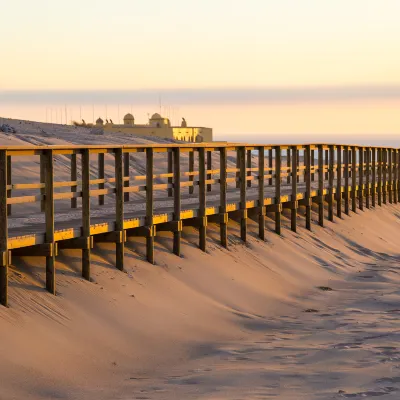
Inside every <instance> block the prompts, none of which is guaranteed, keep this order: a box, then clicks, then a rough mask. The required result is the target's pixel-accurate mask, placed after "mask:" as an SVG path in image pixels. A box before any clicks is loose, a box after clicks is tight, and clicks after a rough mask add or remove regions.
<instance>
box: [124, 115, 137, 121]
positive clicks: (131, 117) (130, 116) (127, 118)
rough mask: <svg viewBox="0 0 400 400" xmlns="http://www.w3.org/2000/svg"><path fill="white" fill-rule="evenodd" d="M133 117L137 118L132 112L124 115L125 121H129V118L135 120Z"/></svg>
mask: <svg viewBox="0 0 400 400" xmlns="http://www.w3.org/2000/svg"><path fill="white" fill-rule="evenodd" d="M133 119H135V117H134V116H133V115H132V114H131V113H128V114H126V115H125V117H124V121H125V120H128V121H129V120H133Z"/></svg>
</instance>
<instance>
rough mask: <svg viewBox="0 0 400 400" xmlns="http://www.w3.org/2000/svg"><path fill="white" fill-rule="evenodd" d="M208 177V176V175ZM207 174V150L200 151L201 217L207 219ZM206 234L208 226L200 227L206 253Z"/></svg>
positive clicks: (202, 246)
mask: <svg viewBox="0 0 400 400" xmlns="http://www.w3.org/2000/svg"><path fill="white" fill-rule="evenodd" d="M208 154H210V152H207V168H208V167H209V163H208V161H209V160H208ZM207 177H208V175H207ZM205 179H206V172H205V149H204V148H201V149H199V216H200V217H202V218H203V217H205V216H206V207H207V198H206V195H207V192H206V183H205ZM206 233H207V226H206V225H205V224H202V226H200V227H199V248H200V249H201V250H202V251H206V246H207V244H206Z"/></svg>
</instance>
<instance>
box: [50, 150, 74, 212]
mask: <svg viewBox="0 0 400 400" xmlns="http://www.w3.org/2000/svg"><path fill="white" fill-rule="evenodd" d="M43 176H44V175H43ZM71 181H73V182H77V181H78V171H77V166H76V154H75V153H73V154H71ZM76 191H77V185H72V186H71V192H72V193H76ZM71 208H78V199H77V198H76V197H73V198H72V199H71Z"/></svg>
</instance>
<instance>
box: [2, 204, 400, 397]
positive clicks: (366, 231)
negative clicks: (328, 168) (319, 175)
mask: <svg viewBox="0 0 400 400" xmlns="http://www.w3.org/2000/svg"><path fill="white" fill-rule="evenodd" d="M313 218H314V219H315V218H316V215H315V214H313ZM283 225H284V229H283V237H279V236H277V235H275V234H274V233H273V232H272V231H271V230H272V226H273V223H272V221H268V223H267V227H268V229H269V232H268V233H267V239H266V241H265V242H261V241H260V240H259V239H258V238H257V231H258V226H257V225H256V224H255V223H253V222H251V221H250V222H249V239H248V243H247V244H243V243H242V242H241V241H240V239H239V226H238V224H236V223H234V222H230V225H229V250H226V249H223V248H222V247H221V246H220V245H219V243H218V236H219V234H218V229H217V227H216V226H215V225H213V224H210V227H209V232H208V243H209V246H208V251H207V253H202V252H201V251H200V250H198V249H197V240H198V235H197V232H196V231H195V230H194V229H192V228H185V229H184V232H183V240H182V254H183V255H182V257H181V258H178V257H176V256H174V255H173V254H172V252H171V249H172V237H171V235H170V234H160V236H157V239H156V253H155V254H156V265H150V264H148V263H147V262H146V261H145V260H144V254H145V249H144V242H143V241H142V240H140V239H137V238H135V239H131V238H130V239H129V242H128V243H127V245H126V257H125V266H126V271H125V272H124V273H123V272H120V271H118V270H117V269H116V268H115V267H114V246H113V245H107V244H102V245H98V246H96V247H95V249H94V251H93V253H92V254H93V263H92V268H93V272H92V276H93V282H86V281H84V280H83V279H81V278H80V261H81V257H80V253H79V251H73V250H69V251H63V250H62V251H61V254H60V256H59V257H57V282H58V290H57V296H56V297H54V296H51V295H50V294H48V293H47V292H46V291H45V290H44V289H43V287H44V278H45V277H44V259H42V258H33V257H31V258H28V257H25V258H16V257H15V258H14V259H13V266H12V268H11V273H10V275H11V276H10V281H11V282H10V305H11V307H10V308H9V309H4V308H0V355H1V358H0V360H1V362H0V399H1V400H9V399H24V398H29V399H33V400H36V399H68V400H69V399H71V400H72V399H89V400H92V399H93V400H94V399H96V400H103V399H104V400H106V399H121V400H128V399H166V400H169V399H212V400H222V399H269V398H279V399H340V398H365V397H367V398H368V397H376V396H379V397H380V398H382V399H385V398H388V399H389V398H390V399H396V398H399V397H400V372H399V371H400V370H399V368H400V352H399V349H398V338H399V333H400V322H399V319H398V314H399V313H400V311H399V310H400V297H399V289H398V287H399V274H398V262H399V260H400V255H399V246H398V231H399V228H400V213H399V211H398V207H397V206H394V205H387V206H384V207H379V208H377V209H376V210H365V211H364V212H359V213H357V214H352V216H351V217H347V216H344V218H343V219H342V220H336V221H335V223H331V222H328V221H326V226H325V228H320V227H319V226H317V225H316V223H315V221H313V226H312V228H313V232H308V231H306V230H305V229H304V228H303V226H304V220H303V218H301V217H300V219H299V226H301V228H299V232H298V233H297V234H295V233H293V232H291V231H290V230H289V226H290V221H289V219H287V218H286V216H284V217H283ZM321 287H323V289H332V290H322V289H321Z"/></svg>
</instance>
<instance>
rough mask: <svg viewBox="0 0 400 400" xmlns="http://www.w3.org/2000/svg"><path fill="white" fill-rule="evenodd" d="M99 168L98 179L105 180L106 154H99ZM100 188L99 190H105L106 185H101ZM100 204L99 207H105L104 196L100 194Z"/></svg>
mask: <svg viewBox="0 0 400 400" xmlns="http://www.w3.org/2000/svg"><path fill="white" fill-rule="evenodd" d="M97 167H98V171H97V172H98V174H97V177H98V178H99V179H104V178H105V175H104V153H99V154H98V156H97ZM98 188H99V190H102V189H104V183H99V186H98ZM98 202H99V206H103V205H104V194H99V197H98Z"/></svg>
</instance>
